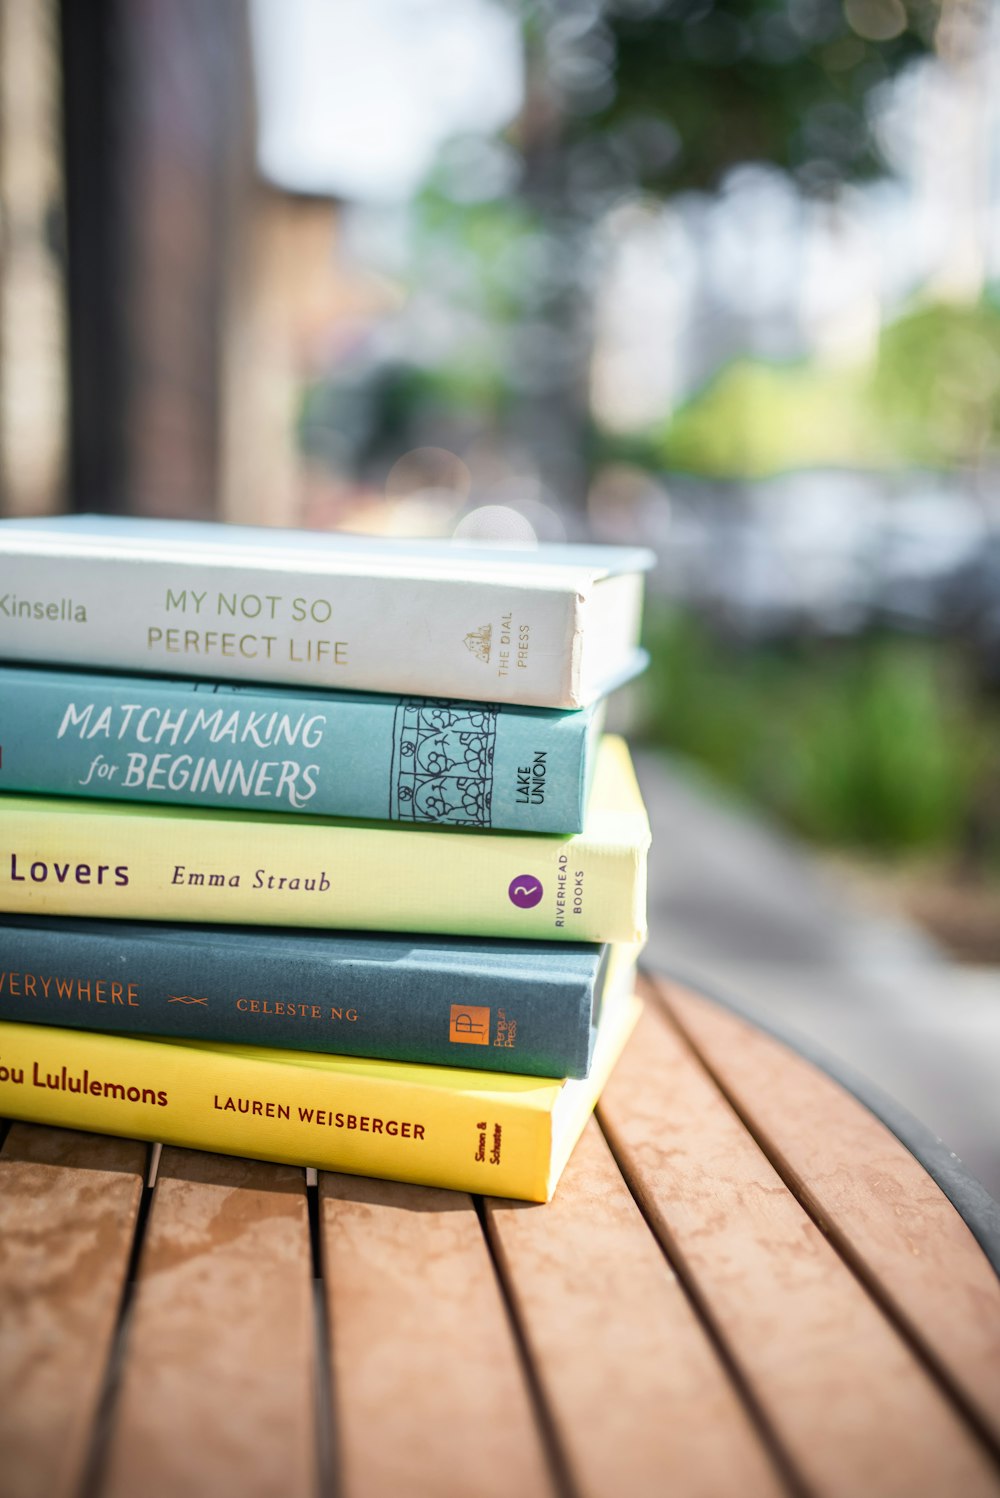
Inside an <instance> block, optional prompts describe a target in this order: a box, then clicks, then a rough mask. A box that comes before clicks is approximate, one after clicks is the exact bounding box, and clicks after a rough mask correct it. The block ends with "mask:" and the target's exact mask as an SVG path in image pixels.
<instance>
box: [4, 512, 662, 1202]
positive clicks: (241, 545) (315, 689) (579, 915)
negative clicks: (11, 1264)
mask: <svg viewBox="0 0 1000 1498" xmlns="http://www.w3.org/2000/svg"><path fill="white" fill-rule="evenodd" d="M651 561H652V557H651V556H650V554H649V553H648V552H644V551H641V550H635V549H627V548H608V547H586V546H565V547H562V546H560V547H541V548H539V549H538V550H536V551H530V552H524V551H516V552H503V551H497V550H494V549H492V548H483V547H465V546H458V545H454V544H449V543H420V542H388V541H384V540H381V539H379V540H373V539H367V538H360V537H347V536H335V535H326V534H306V533H299V532H280V531H270V530H255V529H249V528H242V527H229V526H221V525H209V524H198V523H185V522H171V521H151V520H141V519H114V518H110V517H100V516H85V517H84V516H81V517H73V518H68V519H59V520H51V521H48V520H45V521H4V522H2V523H0V656H2V658H3V660H4V662H5V664H3V665H2V666H0V911H3V912H4V914H3V915H2V916H0V1115H2V1116H6V1117H12V1118H21V1119H28V1120H35V1121H41V1122H47V1123H51V1124H56V1125H63V1126H67V1127H74V1128H81V1129H92V1130H96V1131H98V1132H106V1133H113V1134H122V1135H126V1136H130V1137H134V1138H143V1139H150V1140H163V1141H165V1142H169V1143H174V1144H180V1145H188V1146H192V1147H196V1148H202V1149H208V1150H215V1151H219V1152H222V1153H230V1154H238V1155H248V1156H255V1157H259V1158H262V1159H271V1160H280V1161H285V1162H290V1163H295V1164H302V1165H312V1166H318V1167H321V1168H325V1169H333V1170H341V1171H347V1172H352V1173H355V1174H363V1175H376V1176H384V1177H388V1178H390V1179H399V1180H406V1181H413V1182H422V1183H426V1184H430V1185H440V1186H447V1187H454V1188H458V1189H463V1190H468V1191H474V1192H483V1193H489V1194H491V1195H499V1196H513V1197H521V1198H525V1199H528V1200H534V1201H542V1200H547V1199H548V1198H549V1196H550V1195H551V1193H552V1191H553V1190H554V1188H555V1184H556V1182H557V1180H558V1177H559V1174H560V1172H561V1170H562V1168H563V1166H564V1164H565V1162H566V1160H567V1158H568V1156H569V1153H570V1151H571V1149H572V1147H573V1144H574V1143H575V1141H576V1139H577V1138H578V1136H579V1134H580V1132H581V1130H582V1128H583V1126H584V1123H585V1121H586V1118H587V1116H588V1114H589V1113H590V1111H591V1109H592V1108H593V1106H594V1103H595V1102H596V1100H597V1097H598V1094H599V1092H600V1089H601V1087H602V1085H603V1083H604V1081H605V1080H606V1078H607V1076H608V1074H609V1073H610V1070H611V1068H612V1066H613V1065H614V1062H615V1060H616V1058H617V1056H618V1054H619V1053H620V1051H621V1049H622V1047H623V1045H624V1043H625V1041H626V1039H627V1037H628V1034H629V1032H630V1030H631V1027H632V1025H633V1024H634V1021H635V1017H636V1000H635V998H634V995H633V973H634V964H635V959H636V956H637V954H638V951H639V949H640V947H641V944H642V941H643V939H644V935H645V867H646V854H647V849H648V844H649V827H648V822H647V818H646V814H645V811H644V808H643V805H642V801H641V798H640V795H639V791H638V788H637V785H636V782H635V779H634V776H633V773H632V768H631V764H630V761H629V757H628V752H627V750H626V748H625V745H624V743H623V742H622V741H621V740H620V739H616V738H614V737H613V736H611V735H607V734H604V733H603V731H602V725H603V709H604V701H605V697H606V694H607V692H608V691H610V690H611V689H612V688H613V687H614V686H615V685H617V684H618V683H619V682H620V681H623V680H625V679H627V678H628V677H629V676H631V675H634V674H635V673H636V672H637V671H638V670H639V669H641V666H642V664H643V662H644V657H643V655H642V652H641V650H640V649H639V646H638V634H639V616H640V610H641V599H642V585H643V573H644V571H645V569H646V568H647V567H648V566H649V565H650V563H651Z"/></svg>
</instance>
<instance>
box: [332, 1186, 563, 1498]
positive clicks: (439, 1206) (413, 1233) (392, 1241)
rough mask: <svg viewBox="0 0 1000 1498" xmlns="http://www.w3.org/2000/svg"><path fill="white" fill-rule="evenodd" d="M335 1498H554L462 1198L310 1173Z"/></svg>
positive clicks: (506, 1326) (474, 1223)
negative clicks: (326, 1344) (318, 1237)
mask: <svg viewBox="0 0 1000 1498" xmlns="http://www.w3.org/2000/svg"><path fill="white" fill-rule="evenodd" d="M320 1214H321V1216H320V1222H321V1230H322V1236H323V1253H324V1263H325V1276H326V1290H327V1296H328V1308H329V1320H330V1328H331V1362H332V1366H333V1398H334V1408H335V1411H336V1415H335V1430H336V1441H337V1447H338V1454H339V1460H340V1467H341V1487H340V1493H341V1498H399V1495H400V1494H405V1495H406V1498H536V1495H539V1498H540V1495H545V1498H550V1495H551V1494H552V1492H553V1488H552V1483H551V1479H550V1476H549V1468H548V1464H547V1460H546V1457H545V1453H544V1447H543V1443H542V1439H541V1436H540V1433H539V1430H538V1427H537V1424H536V1419H535V1415H534V1412H533V1408H532V1405H531V1402H530V1397H529V1394H528V1392H527V1389H526V1386H525V1381H524V1376H523V1372H522V1368H521V1364H520V1359H519V1355H518V1351H517V1347H516V1343H515V1340H514V1335H513V1331H512V1329H511V1326H510V1321H509V1318H508V1316H507V1313H506V1310H505V1307H504V1302H503V1297H502V1294H501V1291H500V1287H499V1285H498V1283H497V1279H496V1274H495V1271H494V1268H493V1264H492V1260H491V1258H490V1254H489V1250H488V1247H487V1245H486V1242H485V1239H484V1237H483V1232H482V1228H481V1226H480V1222H479V1219H478V1217H477V1215H476V1212H475V1209H474V1207H473V1205H472V1202H471V1200H470V1198H469V1197H467V1196H463V1195H461V1194H459V1193H457V1192H453V1191H437V1190H431V1189H430V1188H427V1187H421V1186H403V1185H397V1184H394V1183H392V1182H388V1181H370V1180H363V1179H361V1178H358V1177H353V1176H340V1175H326V1174H321V1175H320Z"/></svg>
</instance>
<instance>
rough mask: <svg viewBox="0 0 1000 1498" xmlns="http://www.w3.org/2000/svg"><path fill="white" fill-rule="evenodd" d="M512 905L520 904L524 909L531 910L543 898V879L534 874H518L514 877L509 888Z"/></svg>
mask: <svg viewBox="0 0 1000 1498" xmlns="http://www.w3.org/2000/svg"><path fill="white" fill-rule="evenodd" d="M507 893H508V895H509V896H510V900H511V904H512V905H519V906H520V907H521V909H522V910H530V909H531V908H532V906H533V905H537V904H538V902H539V900H540V899H541V898H542V885H541V881H540V880H538V879H536V878H535V876H534V874H518V876H517V878H516V879H512V880H511V881H510V884H509V886H508V888H507Z"/></svg>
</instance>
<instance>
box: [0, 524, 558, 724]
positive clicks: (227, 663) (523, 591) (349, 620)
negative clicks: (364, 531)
mask: <svg viewBox="0 0 1000 1498" xmlns="http://www.w3.org/2000/svg"><path fill="white" fill-rule="evenodd" d="M579 618H580V610H579V600H578V597H577V595H576V594H575V593H574V592H570V591H567V590H566V589H564V588H557V587H544V586H535V587H511V586H510V585H509V584H507V583H504V584H502V585H501V584H499V583H497V582H495V581H492V580H490V579H485V578H465V579H446V580H441V579H435V580H428V579H421V578H408V577H406V576H403V575H400V576H396V577H378V576H375V577H373V576H367V575H364V574H363V573H358V572H352V571H351V570H350V569H347V570H345V571H343V572H340V573H338V574H337V575H336V576H332V575H331V574H330V573H329V572H324V571H323V570H321V569H320V568H317V570H316V571H315V572H313V571H310V570H308V569H306V568H302V567H301V566H298V567H288V566H282V563H281V560H280V555H279V554H277V553H276V554H275V555H274V557H273V559H272V561H270V562H268V563H266V564H264V565H257V566H248V565H245V564H242V563H240V562H227V561H226V560H225V559H224V558H223V557H222V556H217V557H215V558H213V559H211V560H198V561H194V560H188V561H183V560H181V559H171V558H164V557H160V556H152V555H150V556H132V557H114V556H108V555H105V554H103V553H102V552H101V551H99V550H98V549H96V548H90V549H88V550H86V551H84V552H82V553H80V554H72V555H71V554H66V553H64V552H60V551H59V550H58V549H46V550H44V551H43V552H38V551H35V550H33V549H32V548H30V547H25V546H22V547H19V546H18V545H17V541H16V538H8V539H7V542H6V548H5V550H4V551H3V552H0V623H2V627H3V636H4V654H5V656H6V657H7V659H8V660H18V661H38V662H52V661H59V662H61V663H62V664H64V665H72V666H90V667H94V666H103V667H110V668H111V669H112V670H121V671H140V672H153V673H155V674H157V675H163V674H166V675H177V674H183V675H189V676H198V677H209V678H211V677H216V676H223V677H228V678H231V679H233V680H236V681H259V682H273V683H286V684H288V685H293V686H295V685H304V686H322V687H346V688H350V689H352V690H362V691H374V692H392V693H404V694H409V695H414V696H424V695H432V696H437V697H453V698H458V699H469V700H472V701H486V702H519V703H527V704H530V705H535V706H539V707H564V708H575V707H578V706H580V698H579V690H580V648H581V643H582V642H581V635H580V623H579Z"/></svg>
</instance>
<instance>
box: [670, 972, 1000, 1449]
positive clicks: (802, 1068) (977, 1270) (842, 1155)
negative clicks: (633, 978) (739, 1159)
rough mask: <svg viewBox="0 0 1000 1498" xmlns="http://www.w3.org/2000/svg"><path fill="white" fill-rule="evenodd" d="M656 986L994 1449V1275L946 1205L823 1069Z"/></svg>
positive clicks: (847, 1255) (999, 1442)
mask: <svg viewBox="0 0 1000 1498" xmlns="http://www.w3.org/2000/svg"><path fill="white" fill-rule="evenodd" d="M657 991H658V994H659V997H660V999H661V1000H662V1001H663V1002H664V1003H665V1004H666V1006H667V1009H668V1011H669V1013H670V1015H671V1017H672V1018H673V1020H674V1022H675V1024H677V1026H678V1027H679V1028H680V1030H681V1031H682V1033H683V1034H684V1035H685V1037H686V1039H687V1040H688V1042H689V1044H690V1045H691V1046H692V1048H693V1049H694V1051H695V1053H696V1055H697V1056H698V1057H699V1059H700V1061H701V1063H702V1065H703V1066H704V1067H705V1068H706V1070H707V1071H708V1073H709V1075H710V1076H711V1078H712V1080H713V1081H714V1083H715V1085H716V1086H717V1087H718V1088H719V1090H720V1091H721V1092H722V1093H723V1095H724V1096H725V1097H726V1098H727V1099H728V1101H729V1102H730V1104H731V1106H732V1107H733V1108H734V1109H735V1110H736V1112H737V1113H738V1114H739V1116H740V1118H741V1119H742V1120H743V1123H744V1125H745V1126H746V1128H747V1129H748V1130H749V1132H750V1133H751V1134H752V1135H753V1137H754V1138H755V1139H756V1140H757V1142H758V1144H759V1145H760V1147H761V1149H762V1150H763V1151H764V1153H765V1154H766V1155H767V1157H768V1159H769V1160H770V1161H771V1163H772V1165H773V1166H774V1167H775V1169H776V1170H777V1171H778V1173H779V1174H780V1175H781V1177H782V1179H783V1180H784V1181H785V1183H786V1184H787V1185H788V1187H789V1189H790V1190H791V1191H792V1192H793V1193H794V1194H795V1195H796V1197H797V1198H798V1199H799V1200H800V1201H801V1202H802V1204H803V1206H804V1207H805V1208H806V1210H807V1211H808V1212H809V1213H810V1215H811V1216H812V1217H813V1218H814V1220H816V1221H817V1222H818V1223H819V1225H820V1226H821V1227H822V1229H823V1231H824V1232H825V1233H826V1234H827V1236H828V1237H829V1238H830V1240H831V1241H832V1242H833V1244H834V1246H835V1247H836V1248H837V1250H838V1252H839V1253H840V1254H841V1255H842V1257H843V1258H844V1259H845V1260H846V1261H847V1262H848V1263H849V1264H850V1266H851V1267H852V1269H853V1270H854V1271H855V1273H856V1274H857V1275H858V1276H859V1277H860V1278H861V1279H862V1281H863V1282H864V1284H865V1285H866V1287H867V1289H868V1290H869V1292H870V1293H871V1294H872V1295H873V1296H874V1297H875V1298H876V1299H877V1300H878V1301H879V1303H880V1304H881V1305H882V1306H883V1307H884V1308H885V1309H886V1311H887V1312H888V1313H889V1314H890V1315H891V1317H892V1318H893V1320H894V1322H895V1323H896V1324H897V1325H898V1326H899V1328H900V1330H901V1331H902V1332H903V1333H904V1334H905V1335H906V1336H907V1338H908V1339H909V1340H910V1341H911V1343H912V1344H913V1345H914V1346H915V1347H916V1349H917V1351H918V1353H919V1354H920V1356H921V1357H923V1358H924V1359H925V1360H926V1361H927V1362H928V1363H929V1364H930V1365H931V1367H932V1369H933V1371H934V1372H935V1374H936V1375H937V1376H938V1378H940V1379H941V1381H942V1382H943V1383H944V1385H945V1387H946V1388H947V1389H948V1391H949V1394H950V1395H951V1397H952V1398H954V1399H955V1400H956V1402H957V1403H958V1404H959V1405H960V1406H961V1407H962V1408H963V1410H964V1411H965V1413H966V1415H967V1417H968V1418H969V1419H970V1420H971V1421H972V1422H973V1423H974V1425H975V1426H976V1428H977V1429H978V1430H979V1432H980V1434H981V1435H982V1438H983V1439H984V1440H985V1441H986V1442H987V1444H988V1445H989V1446H990V1448H991V1450H992V1451H993V1452H994V1454H1000V1280H998V1279H997V1277H996V1275H995V1274H994V1272H993V1270H992V1267H991V1266H990V1264H989V1262H988V1261H987V1259H986V1257H985V1255H984V1254H983V1253H982V1251H981V1249H980V1247H979V1245H978V1243H977V1242H976V1240H975V1238H974V1237H973V1235H972V1233H971V1232H970V1230H969V1229H968V1227H967V1226H966V1224H965V1223H964V1222H963V1220H962V1218H961V1216H960V1215H959V1213H958V1212H957V1211H956V1210H955V1208H954V1207H953V1205H952V1204H951V1202H949V1200H948V1199H947V1197H946V1196H945V1195H944V1193H943V1192H942V1191H941V1190H940V1189H939V1187H938V1186H937V1185H936V1184H935V1183H934V1181H933V1180H931V1178H930V1176H928V1174H927V1173H926V1171H925V1170H924V1168H923V1166H922V1165H921V1164H920V1162H919V1161H918V1160H916V1159H915V1158H914V1157H913V1156H912V1155H911V1154H910V1152H909V1150H907V1149H906V1147H905V1146H904V1145H903V1144H901V1143H900V1141H899V1140H898V1139H897V1138H896V1136H895V1135H894V1134H892V1133H891V1132H890V1130H889V1129H887V1128H886V1127H885V1125H884V1124H882V1123H881V1122H880V1121H879V1120H878V1119H877V1118H875V1117H874V1116H873V1115H872V1114H871V1113H870V1112H869V1111H868V1109H866V1108H865V1107H864V1105H863V1104H862V1103H860V1102H859V1101H858V1100H857V1099H856V1098H854V1097H853V1096H852V1095H851V1094H850V1093H848V1092H846V1091H845V1090H844V1089H843V1088H842V1087H840V1086H839V1084H837V1083H836V1082H834V1081H833V1080H832V1079H831V1078H829V1077H827V1076H825V1075H824V1074H823V1072H822V1071H820V1070H819V1069H818V1068H817V1067H815V1066H813V1065H812V1064H811V1063H809V1062H807V1061H805V1060H804V1059H803V1058H801V1057H799V1056H796V1055H795V1054H794V1053H793V1052H791V1051H789V1050H788V1049H787V1048H786V1047H785V1046H783V1045H781V1044H780V1043H779V1042H777V1041H776V1040H774V1039H773V1038H771V1037H770V1036H768V1035H765V1034H763V1033H762V1032H761V1031H759V1030H756V1029H754V1028H753V1027H752V1026H751V1025H750V1024H748V1023H747V1022H746V1021H745V1020H743V1019H741V1018H740V1017H739V1016H737V1015H735V1014H731V1013H729V1012H727V1011H726V1010H725V1009H723V1008H721V1007H720V1006H718V1005H716V1004H713V1003H711V1002H710V1001H708V1000H705V999H703V998H701V997H700V996H698V995H695V994H693V993H691V992H690V991H688V990H686V989H685V988H684V987H683V986H681V985H677V984H672V983H664V982H660V983H658V984H657ZM832 1138H836V1140H837V1141H838V1144H839V1146H840V1149H839V1150H838V1151H831V1148H830V1144H831V1139H832Z"/></svg>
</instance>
